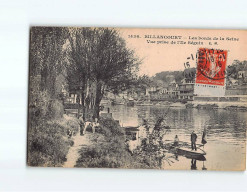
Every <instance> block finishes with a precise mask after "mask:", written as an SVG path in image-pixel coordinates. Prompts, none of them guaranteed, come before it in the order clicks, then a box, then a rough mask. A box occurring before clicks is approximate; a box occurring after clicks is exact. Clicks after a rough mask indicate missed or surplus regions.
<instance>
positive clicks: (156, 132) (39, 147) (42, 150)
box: [27, 26, 247, 171]
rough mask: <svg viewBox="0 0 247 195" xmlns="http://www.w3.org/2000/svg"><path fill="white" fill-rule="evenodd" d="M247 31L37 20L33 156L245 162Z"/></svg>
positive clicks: (33, 160)
mask: <svg viewBox="0 0 247 195" xmlns="http://www.w3.org/2000/svg"><path fill="white" fill-rule="evenodd" d="M246 35H247V31H245V30H206V29H203V30H199V29H158V28H157V29H152V28H107V27H45V26H33V27H31V28H30V37H29V39H30V45H29V89H28V130H27V165H28V166H31V167H64V168H120V169H162V170H200V171H207V170H209V171H245V169H246V125H247V56H246V52H244V51H246V50H247V44H246V43H247V38H246V37H247V36H246Z"/></svg>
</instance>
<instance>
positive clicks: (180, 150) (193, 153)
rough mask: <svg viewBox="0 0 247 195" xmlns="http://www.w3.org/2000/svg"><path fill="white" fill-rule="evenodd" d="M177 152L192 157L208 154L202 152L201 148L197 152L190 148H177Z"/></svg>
mask: <svg viewBox="0 0 247 195" xmlns="http://www.w3.org/2000/svg"><path fill="white" fill-rule="evenodd" d="M176 151H177V153H178V154H184V155H191V156H204V155H206V152H205V151H204V150H202V149H201V148H197V150H191V149H190V148H186V147H177V148H176Z"/></svg>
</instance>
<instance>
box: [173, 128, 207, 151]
mask: <svg viewBox="0 0 247 195" xmlns="http://www.w3.org/2000/svg"><path fill="white" fill-rule="evenodd" d="M190 141H191V150H195V151H196V150H197V148H196V141H197V134H196V133H195V131H192V133H191V135H190ZM201 143H202V144H203V145H205V144H206V143H207V141H206V129H204V131H203V133H202V141H201ZM173 145H174V146H178V145H179V138H178V135H176V136H175V138H174V144H173Z"/></svg>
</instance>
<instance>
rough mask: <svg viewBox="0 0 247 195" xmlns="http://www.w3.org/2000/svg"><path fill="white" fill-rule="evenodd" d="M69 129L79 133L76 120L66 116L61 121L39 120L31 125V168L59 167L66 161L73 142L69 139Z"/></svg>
mask: <svg viewBox="0 0 247 195" xmlns="http://www.w3.org/2000/svg"><path fill="white" fill-rule="evenodd" d="M68 129H70V130H72V131H75V132H77V131H78V121H77V119H76V118H72V117H68V116H66V115H64V116H63V117H62V118H60V119H54V120H48V121H47V120H44V119H42V120H39V121H35V124H30V125H29V131H28V151H27V152H28V158H27V164H28V165H29V166H47V167H59V166H62V165H63V163H64V162H65V161H66V155H67V153H68V150H69V148H70V146H72V145H73V141H72V140H71V139H69V138H68V137H67V131H68Z"/></svg>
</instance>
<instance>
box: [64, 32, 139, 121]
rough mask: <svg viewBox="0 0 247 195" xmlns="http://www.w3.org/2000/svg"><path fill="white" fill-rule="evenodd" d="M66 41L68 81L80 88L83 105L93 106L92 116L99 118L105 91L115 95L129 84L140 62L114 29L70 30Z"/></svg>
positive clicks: (131, 82)
mask: <svg viewBox="0 0 247 195" xmlns="http://www.w3.org/2000/svg"><path fill="white" fill-rule="evenodd" d="M69 42H70V45H69V46H68V54H69V55H68V56H69V58H68V59H69V60H68V62H69V66H68V70H69V71H68V73H69V74H68V75H71V76H70V77H72V78H73V79H71V81H72V80H73V82H74V83H73V84H72V83H71V84H72V85H75V84H76V85H78V86H80V87H81V94H82V101H83V105H85V108H86V109H89V108H91V109H93V112H94V113H93V117H95V118H98V117H99V105H100V101H101V99H102V97H103V95H104V92H105V91H106V90H107V91H111V92H113V93H115V94H117V93H119V92H120V91H123V90H126V89H127V88H128V87H129V86H131V85H132V84H133V83H134V81H135V80H136V78H137V76H136V73H137V71H138V66H139V63H140V61H139V59H138V58H137V57H136V56H135V53H134V51H133V50H131V49H129V48H127V47H126V43H125V41H124V39H122V38H121V37H120V35H119V32H118V31H117V30H115V29H110V28H75V29H71V30H70V36H69Z"/></svg>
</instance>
